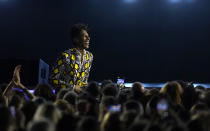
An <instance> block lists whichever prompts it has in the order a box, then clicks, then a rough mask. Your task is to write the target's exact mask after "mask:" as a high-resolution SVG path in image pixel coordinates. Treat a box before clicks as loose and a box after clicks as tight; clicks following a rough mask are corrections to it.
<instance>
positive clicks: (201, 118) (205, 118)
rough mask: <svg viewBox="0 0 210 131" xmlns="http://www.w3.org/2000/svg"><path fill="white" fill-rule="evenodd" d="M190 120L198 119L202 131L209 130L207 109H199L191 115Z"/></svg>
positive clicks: (209, 118)
mask: <svg viewBox="0 0 210 131" xmlns="http://www.w3.org/2000/svg"><path fill="white" fill-rule="evenodd" d="M191 120H198V121H200V122H201V123H202V127H203V128H204V131H209V129H210V113H209V112H207V111H201V112H199V113H196V114H194V115H192V116H191Z"/></svg>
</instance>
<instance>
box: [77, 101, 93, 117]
mask: <svg viewBox="0 0 210 131" xmlns="http://www.w3.org/2000/svg"><path fill="white" fill-rule="evenodd" d="M76 110H77V115H78V116H85V115H87V113H88V112H89V110H90V103H89V102H88V101H87V100H85V99H81V100H78V102H77V104H76Z"/></svg>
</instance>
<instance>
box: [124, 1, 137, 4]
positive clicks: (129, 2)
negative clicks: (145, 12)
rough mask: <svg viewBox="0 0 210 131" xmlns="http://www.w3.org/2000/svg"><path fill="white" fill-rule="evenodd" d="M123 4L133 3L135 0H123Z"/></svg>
mask: <svg viewBox="0 0 210 131" xmlns="http://www.w3.org/2000/svg"><path fill="white" fill-rule="evenodd" d="M124 1H125V3H135V2H136V1H137V0H124Z"/></svg>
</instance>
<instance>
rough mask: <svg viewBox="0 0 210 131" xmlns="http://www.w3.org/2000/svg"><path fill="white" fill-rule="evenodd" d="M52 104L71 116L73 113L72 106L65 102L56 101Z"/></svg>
mask: <svg viewBox="0 0 210 131" xmlns="http://www.w3.org/2000/svg"><path fill="white" fill-rule="evenodd" d="M54 104H55V105H56V106H57V107H58V108H59V109H60V110H61V111H62V112H63V113H68V114H69V113H70V114H73V113H74V112H75V110H74V108H73V107H72V105H70V104H69V103H68V102H67V101H66V100H63V99H57V100H56V101H55V102H54Z"/></svg>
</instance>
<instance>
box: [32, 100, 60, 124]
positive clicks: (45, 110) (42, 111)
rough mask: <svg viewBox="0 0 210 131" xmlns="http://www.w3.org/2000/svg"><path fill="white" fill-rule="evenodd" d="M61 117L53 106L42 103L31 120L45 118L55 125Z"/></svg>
mask: <svg viewBox="0 0 210 131" xmlns="http://www.w3.org/2000/svg"><path fill="white" fill-rule="evenodd" d="M61 116H62V114H61V111H60V110H59V109H58V108H57V107H56V106H55V105H53V104H52V103H43V104H41V105H40V106H39V107H38V109H37V110H36V112H35V114H34V117H33V119H34V120H39V119H41V118H46V119H48V120H50V121H52V122H53V123H55V124H56V123H57V122H58V121H59V119H60V118H61Z"/></svg>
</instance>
